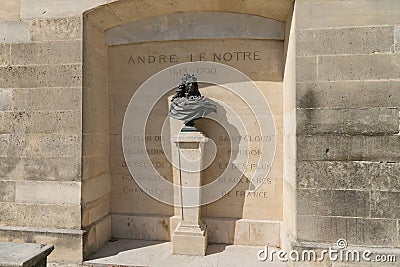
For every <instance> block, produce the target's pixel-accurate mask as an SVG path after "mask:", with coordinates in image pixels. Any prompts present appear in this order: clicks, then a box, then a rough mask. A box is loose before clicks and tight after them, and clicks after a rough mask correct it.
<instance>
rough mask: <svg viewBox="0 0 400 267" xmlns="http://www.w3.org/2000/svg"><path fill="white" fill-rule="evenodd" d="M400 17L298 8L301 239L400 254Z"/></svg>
mask: <svg viewBox="0 0 400 267" xmlns="http://www.w3.org/2000/svg"><path fill="white" fill-rule="evenodd" d="M399 10H400V2H399V1H392V0H382V1H367V0H352V1H309V0H299V1H296V24H297V32H296V61H297V62H296V72H297V76H296V81H297V86H296V90H297V97H296V107H297V237H298V240H299V241H315V242H336V241H337V240H338V239H339V238H346V239H347V241H348V242H349V244H353V245H365V246H384V247H396V246H399V229H398V227H399V219H400V213H399V208H398V207H399V205H400V186H399V185H400V183H399V171H400V164H399V161H400V136H399V105H400V93H399V92H400V91H399V89H400V81H399V78H400V76H399V73H400V54H399V51H400V50H399V48H398V44H397V43H396V42H398V37H399V31H398V28H399V27H398V24H399V23H400V16H399Z"/></svg>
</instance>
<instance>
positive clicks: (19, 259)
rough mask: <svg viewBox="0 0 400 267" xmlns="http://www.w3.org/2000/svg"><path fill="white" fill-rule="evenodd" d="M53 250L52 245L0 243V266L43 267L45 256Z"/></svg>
mask: <svg viewBox="0 0 400 267" xmlns="http://www.w3.org/2000/svg"><path fill="white" fill-rule="evenodd" d="M53 250H54V246H53V245H45V244H27V243H16V242H0V259H1V261H0V264H1V265H2V266H18V267H23V266H27V267H38V266H44V265H46V263H47V256H48V255H49V254H50V253H51V252H52V251H53ZM17 251H18V253H16V252H17Z"/></svg>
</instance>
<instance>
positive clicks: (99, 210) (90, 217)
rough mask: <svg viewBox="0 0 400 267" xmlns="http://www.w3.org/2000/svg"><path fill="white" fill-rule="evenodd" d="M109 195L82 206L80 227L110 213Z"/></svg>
mask: <svg viewBox="0 0 400 267" xmlns="http://www.w3.org/2000/svg"><path fill="white" fill-rule="evenodd" d="M110 204H111V203H110V195H105V196H104V197H102V198H100V199H97V200H95V201H93V202H90V203H84V204H83V205H82V206H83V207H82V227H86V226H89V225H90V224H92V223H94V222H96V221H97V220H99V219H101V218H103V217H104V216H106V215H107V214H109V213H110Z"/></svg>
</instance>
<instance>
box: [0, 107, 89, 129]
mask: <svg viewBox="0 0 400 267" xmlns="http://www.w3.org/2000/svg"><path fill="white" fill-rule="evenodd" d="M0 133H18V134H22V133H70V134H71V133H75V134H79V133H81V120H80V112H79V111H28V112H26V111H20V112H0Z"/></svg>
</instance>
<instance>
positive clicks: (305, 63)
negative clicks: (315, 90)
mask: <svg viewBox="0 0 400 267" xmlns="http://www.w3.org/2000/svg"><path fill="white" fill-rule="evenodd" d="M296 81H297V82H315V81H317V57H297V58H296Z"/></svg>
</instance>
